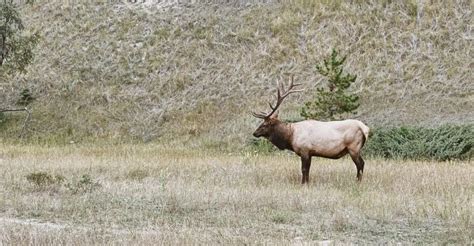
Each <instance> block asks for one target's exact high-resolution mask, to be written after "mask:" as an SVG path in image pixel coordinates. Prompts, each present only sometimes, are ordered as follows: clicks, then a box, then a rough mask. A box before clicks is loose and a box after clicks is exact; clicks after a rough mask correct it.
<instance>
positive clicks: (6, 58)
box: [0, 0, 39, 76]
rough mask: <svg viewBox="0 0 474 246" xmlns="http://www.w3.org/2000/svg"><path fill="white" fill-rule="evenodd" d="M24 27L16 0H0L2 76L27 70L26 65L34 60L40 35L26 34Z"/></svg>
mask: <svg viewBox="0 0 474 246" xmlns="http://www.w3.org/2000/svg"><path fill="white" fill-rule="evenodd" d="M31 2H32V1H27V3H31ZM24 29H25V26H24V25H23V21H22V20H21V17H20V14H19V12H18V6H17V5H16V4H15V3H14V1H13V0H0V76H6V75H7V74H14V73H15V72H17V71H18V72H26V69H25V68H26V66H27V65H28V64H30V63H31V61H32V60H33V48H34V47H35V46H36V44H37V43H38V39H39V36H38V34H31V35H30V34H26V33H25V32H24Z"/></svg>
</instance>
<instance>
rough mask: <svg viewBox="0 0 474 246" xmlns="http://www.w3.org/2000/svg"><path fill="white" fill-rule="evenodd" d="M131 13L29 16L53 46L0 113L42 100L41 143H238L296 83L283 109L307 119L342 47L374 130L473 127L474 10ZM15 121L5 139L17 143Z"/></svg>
mask: <svg viewBox="0 0 474 246" xmlns="http://www.w3.org/2000/svg"><path fill="white" fill-rule="evenodd" d="M123 2H125V1H123ZM123 2H121V1H118V2H114V1H112V2H110V1H97V2H95V1H92V2H91V1H86V2H70V3H69V2H63V1H38V2H37V3H35V4H34V5H32V6H29V5H27V6H24V7H23V9H22V12H23V14H24V16H25V18H26V23H27V25H28V26H30V27H31V28H32V29H33V30H38V31H39V32H40V34H41V35H42V37H43V39H42V42H41V43H40V45H39V47H38V49H37V59H36V61H35V62H34V64H33V65H32V66H31V67H30V69H29V70H30V72H29V74H27V75H25V76H22V77H17V78H15V79H12V78H10V79H6V78H0V80H2V81H0V93H1V94H2V97H0V105H2V106H6V105H12V104H14V103H15V102H16V101H17V99H18V96H19V93H20V92H21V90H22V89H24V88H30V89H31V91H32V93H33V96H34V97H36V101H35V102H34V103H33V104H32V105H31V107H32V109H33V111H34V118H33V122H32V125H31V132H30V136H33V137H37V136H38V137H43V138H44V137H50V138H57V139H59V140H60V141H62V142H64V141H66V142H68V141H70V140H74V141H78V140H81V139H83V138H84V137H87V136H89V137H90V136H92V137H104V138H117V139H120V138H126V139H129V138H133V139H137V140H139V141H149V140H154V139H156V138H159V137H161V139H166V138H173V139H179V141H181V142H183V141H187V140H188V139H193V141H194V140H196V139H198V140H202V143H204V145H222V144H223V143H226V144H228V143H238V144H241V143H242V142H244V141H246V139H247V138H248V136H249V133H250V131H251V130H252V129H253V128H254V124H255V123H256V121H254V120H253V119H251V117H249V116H248V111H249V110H250V109H254V108H256V107H262V108H263V107H265V106H266V104H265V102H266V99H269V95H272V94H273V93H271V91H270V90H271V89H272V88H273V87H274V83H275V80H276V79H284V78H286V77H285V74H288V73H293V74H295V75H296V78H297V80H298V81H301V82H303V83H304V84H305V85H306V87H307V89H308V90H307V93H305V94H303V95H300V96H295V97H293V98H292V99H291V100H290V101H291V102H288V104H287V105H285V108H284V109H283V112H284V113H286V115H284V117H286V118H296V117H298V116H297V115H298V110H299V108H300V107H301V106H302V105H303V101H304V100H306V99H308V98H310V97H311V96H312V93H314V92H315V88H313V87H312V86H311V85H314V84H316V83H318V82H320V81H321V79H322V78H321V77H319V76H317V73H316V72H315V64H317V63H318V62H320V61H321V58H322V57H323V56H324V55H326V54H328V53H329V52H330V49H331V48H334V47H335V48H338V49H340V50H342V51H343V52H344V53H347V54H349V59H348V61H347V63H348V64H347V70H348V71H351V72H352V73H355V74H357V75H358V76H359V77H358V82H357V84H356V86H355V87H354V88H353V90H354V91H356V92H357V93H358V94H359V95H360V96H361V98H362V106H361V108H360V110H359V113H358V114H357V115H356V118H358V119H361V120H363V121H364V122H367V123H368V124H369V125H389V124H391V125H397V124H401V123H405V124H418V125H439V124H442V123H465V122H472V121H473V120H474V119H473V114H472V112H473V111H474V109H473V104H472V101H473V100H474V98H473V95H474V93H473V91H474V88H473V86H474V84H473V83H472V81H473V75H472V65H473V64H472V57H473V53H472V51H473V48H472V44H473V42H472V38H473V36H472V1H448V2H446V1H414V0H403V1H384V0H379V1H375V0H374V1H323V0H321V1H291V2H292V3H284V4H275V3H271V4H249V5H247V4H235V5H228V4H215V5H202V4H201V5H197V4H182V5H171V6H168V7H163V6H161V5H153V4H150V3H152V2H153V1H147V3H148V4H145V5H140V4H137V5H131V4H123ZM138 2H141V1H138ZM165 2H166V1H165ZM239 2H242V1H239ZM243 2H245V1H243ZM250 2H253V3H256V2H259V1H250ZM157 6H161V7H163V8H159V7H157ZM264 99H265V100H264ZM18 120H21V118H18ZM17 123H18V122H15V121H10V123H8V122H7V123H5V124H7V126H6V127H3V128H1V126H0V129H3V130H0V134H2V135H4V136H16V135H17V134H18V131H19V129H17V128H15V126H17V125H19V124H17ZM6 129H8V130H6Z"/></svg>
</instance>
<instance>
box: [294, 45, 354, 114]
mask: <svg viewBox="0 0 474 246" xmlns="http://www.w3.org/2000/svg"><path fill="white" fill-rule="evenodd" d="M345 61H346V56H343V57H339V54H338V51H337V50H335V49H333V50H332V53H331V55H330V56H329V57H328V58H325V59H324V61H323V64H321V65H317V66H316V70H317V71H318V72H319V73H320V74H321V75H323V76H325V77H326V78H327V84H326V86H324V87H323V88H318V89H317V92H316V95H315V98H314V100H313V101H308V102H306V103H305V105H304V107H303V108H302V109H301V116H303V117H304V118H306V119H318V120H336V119H340V116H342V115H343V114H345V113H351V112H352V113H354V111H355V110H356V109H357V108H358V107H359V102H358V101H359V97H358V96H357V95H354V94H351V93H349V92H347V90H348V88H349V87H350V86H351V84H353V83H354V82H355V81H356V79H357V76H356V75H352V74H349V73H346V74H345V73H344V68H343V64H344V62H345Z"/></svg>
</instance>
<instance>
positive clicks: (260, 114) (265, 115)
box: [252, 112, 267, 119]
mask: <svg viewBox="0 0 474 246" xmlns="http://www.w3.org/2000/svg"><path fill="white" fill-rule="evenodd" d="M252 115H253V116H254V117H256V118H260V119H265V117H267V114H265V113H263V112H261V113H255V112H252Z"/></svg>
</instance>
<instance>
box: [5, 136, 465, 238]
mask: <svg viewBox="0 0 474 246" xmlns="http://www.w3.org/2000/svg"><path fill="white" fill-rule="evenodd" d="M0 169H1V170H2V173H1V174H0V244H2V245H3V244H14V245H18V244H23V245H25V244H31V243H33V244H73V245H76V244H89V245H90V244H102V243H106V244H114V243H120V244H123V243H130V244H132V243H133V244H147V243H150V242H151V241H152V240H153V241H154V242H159V243H162V244H168V245H170V244H176V243H178V244H197V243H199V244H208V243H213V244H229V243H232V244H248V243H252V244H268V243H276V244H288V243H292V244H299V243H318V242H321V241H324V240H330V241H331V242H333V243H349V242H352V243H358V244H361V245H366V244H368V243H371V244H375V243H378V244H380V243H390V244H394V243H397V242H402V243H404V244H405V243H422V244H431V243H440V244H443V243H448V244H469V243H473V240H474V234H473V232H474V230H473V229H474V223H473V222H474V221H473V214H474V206H473V201H474V200H473V194H474V184H473V182H472V180H474V165H473V163H472V162H440V163H438V162H411V161H406V162H403V161H384V160H368V161H367V165H366V173H365V179H364V181H363V182H362V183H361V184H357V183H356V181H355V167H354V166H353V164H352V163H351V161H350V160H348V159H345V160H339V161H330V160H322V159H317V160H316V161H315V162H314V164H313V168H312V170H311V181H310V184H309V185H308V186H301V185H300V184H299V181H300V170H299V161H298V159H297V158H296V157H295V156H294V155H287V154H286V153H281V154H280V155H277V154H276V155H273V156H260V155H255V154H251V153H242V154H235V155H222V154H220V153H211V152H195V151H182V150H180V149H179V148H178V147H177V146H174V148H173V149H170V148H164V147H160V146H156V145H133V146H130V145H120V146H87V147H86V146H75V145H70V146H67V147H50V148H45V147H37V146H12V145H0ZM41 173H43V174H41ZM48 175H50V177H49V178H48V177H47V176H48ZM41 177H42V178H41ZM41 180H42V181H41Z"/></svg>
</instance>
